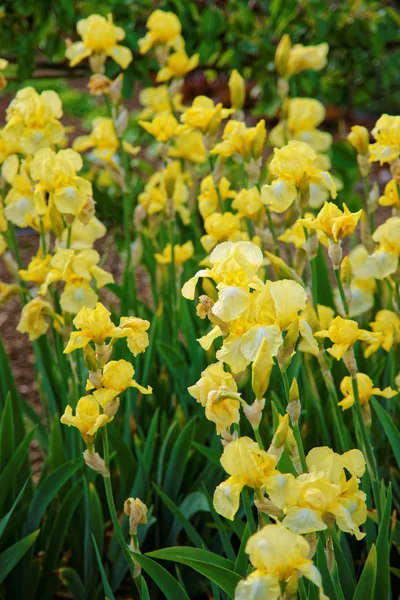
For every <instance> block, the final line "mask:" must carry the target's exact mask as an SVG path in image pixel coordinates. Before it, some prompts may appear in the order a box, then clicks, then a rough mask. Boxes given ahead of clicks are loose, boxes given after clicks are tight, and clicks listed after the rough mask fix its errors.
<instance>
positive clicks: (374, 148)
mask: <svg viewBox="0 0 400 600" xmlns="http://www.w3.org/2000/svg"><path fill="white" fill-rule="evenodd" d="M372 136H373V138H374V139H375V143H374V144H370V145H369V160H370V162H375V161H379V163H380V164H381V165H383V163H385V162H392V161H393V160H395V159H396V158H398V157H399V154H400V117H398V116H396V117H392V116H391V115H386V114H384V115H382V116H381V117H380V118H379V119H378V120H377V122H376V124H375V127H374V129H373V130H372Z"/></svg>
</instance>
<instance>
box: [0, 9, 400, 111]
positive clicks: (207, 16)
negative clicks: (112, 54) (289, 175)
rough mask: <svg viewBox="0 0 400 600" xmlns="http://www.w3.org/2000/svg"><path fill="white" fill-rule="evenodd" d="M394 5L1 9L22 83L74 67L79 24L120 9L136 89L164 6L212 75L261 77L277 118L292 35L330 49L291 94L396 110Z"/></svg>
mask: <svg viewBox="0 0 400 600" xmlns="http://www.w3.org/2000/svg"><path fill="white" fill-rule="evenodd" d="M395 6H396V3H395V2H390V1H383V2H377V1H373V0H364V1H362V0H342V1H338V2H336V3H335V2H332V1H330V0H271V1H266V0H265V1H263V0H250V1H249V0H169V1H165V2H163V1H160V2H150V1H149V0H100V1H99V2H93V1H77V0H57V1H55V0H8V1H7V0H6V1H5V2H3V4H2V5H0V35H1V40H2V50H1V52H2V56H4V57H6V58H9V59H11V60H12V61H13V62H15V63H16V64H17V69H16V77H17V79H18V80H20V81H22V80H26V79H27V78H29V77H31V76H32V74H33V73H34V71H35V70H36V69H38V68H39V69H40V68H42V67H46V69H55V70H57V69H58V70H59V69H60V67H61V68H62V69H63V70H67V68H68V67H67V63H66V61H65V60H64V50H65V39H66V38H68V37H70V38H72V39H74V38H75V37H76V33H75V24H76V22H77V21H78V20H79V19H80V18H83V17H86V16H88V15H89V14H91V13H93V12H97V13H101V14H104V15H106V14H107V13H108V12H112V13H113V15H114V20H115V22H117V23H118V24H119V25H121V26H123V27H124V29H125V31H126V36H127V37H126V43H127V45H128V46H130V48H131V49H132V51H133V52H134V53H135V55H136V60H134V61H133V62H132V65H131V67H130V68H129V69H128V71H127V75H126V81H125V86H126V93H127V94H128V93H129V92H130V90H131V89H132V83H133V81H137V80H140V81H144V82H147V83H148V81H149V80H148V78H149V73H151V71H152V68H153V66H155V65H153V63H152V59H151V58H149V57H143V56H142V57H140V58H139V55H138V45H137V40H138V39H139V38H140V37H141V36H142V35H143V34H144V31H145V23H146V19H147V17H148V15H149V14H150V12H151V11H152V10H153V9H154V8H162V9H165V10H172V11H174V12H176V14H177V15H178V16H179V18H180V20H181V22H182V25H183V32H184V35H185V38H186V40H187V47H188V51H189V53H191V52H195V51H196V52H197V51H199V52H200V63H201V65H200V66H201V67H202V68H203V69H211V71H214V73H213V72H211V75H213V74H219V73H221V72H225V71H226V72H229V71H230V70H231V69H232V68H237V69H239V70H240V71H241V72H242V73H243V74H244V75H245V77H246V78H247V79H249V80H253V81H255V82H256V83H257V90H256V91H257V92H258V94H259V98H260V102H259V104H258V106H259V109H260V110H261V111H263V112H264V113H265V112H266V113H267V114H273V113H274V110H275V107H276V104H277V96H276V87H275V83H274V77H273V71H274V62H273V57H274V52H275V48H276V45H277V43H278V41H279V39H280V37H281V36H282V35H283V34H284V33H288V34H289V35H290V36H291V38H292V40H293V42H294V43H296V42H301V43H303V44H318V43H320V42H323V41H329V45H330V53H329V66H328V67H327V68H326V69H325V71H324V72H323V73H322V76H321V74H315V76H314V77H313V74H310V73H307V75H306V76H304V75H302V74H300V75H298V76H296V77H295V78H293V86H294V89H293V90H292V95H293V93H295V94H298V95H303V96H307V95H309V96H319V97H321V98H323V99H324V101H325V102H327V103H331V104H334V105H337V106H342V107H346V106H352V107H356V108H360V109H362V110H364V111H367V112H375V111H378V112H384V111H387V112H390V113H392V114H395V113H398V112H399V108H400V27H399V25H400V12H399V11H398V9H396V7H395ZM79 72H82V69H81V68H80V69H79V70H75V73H79ZM112 74H113V73H111V75H112Z"/></svg>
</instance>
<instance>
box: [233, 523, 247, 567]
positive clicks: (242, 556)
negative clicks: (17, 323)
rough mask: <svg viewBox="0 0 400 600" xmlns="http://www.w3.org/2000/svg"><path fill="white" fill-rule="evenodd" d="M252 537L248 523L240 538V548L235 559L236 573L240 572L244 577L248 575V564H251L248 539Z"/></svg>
mask: <svg viewBox="0 0 400 600" xmlns="http://www.w3.org/2000/svg"><path fill="white" fill-rule="evenodd" d="M249 537H250V527H249V524H248V523H246V527H245V530H244V532H243V535H242V539H241V540H240V548H239V552H238V555H237V558H236V561H235V573H239V574H240V575H242V577H245V576H246V571H247V565H248V564H249V555H248V554H247V552H246V545H247V540H248V539H249Z"/></svg>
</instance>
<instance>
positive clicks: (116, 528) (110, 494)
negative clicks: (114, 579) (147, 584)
mask: <svg viewBox="0 0 400 600" xmlns="http://www.w3.org/2000/svg"><path fill="white" fill-rule="evenodd" d="M101 432H102V436H103V449H104V462H105V465H106V468H107V470H108V471H109V465H110V450H109V446H108V433H107V427H103V428H102V430H101ZM103 479H104V487H105V490H106V497H107V504H108V510H109V511H110V515H111V521H112V524H113V526H114V531H115V534H116V536H117V538H118V542H119V544H120V546H121V549H122V552H123V553H124V555H125V558H126V560H127V563H128V566H129V570H130V572H131V575H132V578H135V565H134V562H133V560H132V556H131V554H130V552H129V548H128V544H127V543H126V541H125V538H124V534H123V532H122V529H121V525H120V522H119V520H118V515H117V511H116V509H115V503H114V496H113V491H112V485H111V476H110V475H108V476H107V477H104V478H103Z"/></svg>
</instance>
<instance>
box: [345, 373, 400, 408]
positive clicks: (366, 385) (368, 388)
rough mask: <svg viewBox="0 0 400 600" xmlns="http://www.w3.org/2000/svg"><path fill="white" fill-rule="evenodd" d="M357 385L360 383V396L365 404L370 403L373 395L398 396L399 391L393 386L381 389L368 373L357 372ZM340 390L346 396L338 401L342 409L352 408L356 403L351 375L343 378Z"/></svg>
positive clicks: (361, 401) (361, 402)
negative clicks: (393, 388) (375, 384)
mask: <svg viewBox="0 0 400 600" xmlns="http://www.w3.org/2000/svg"><path fill="white" fill-rule="evenodd" d="M357 385H358V393H359V396H360V404H361V406H364V405H365V404H368V402H369V401H370V399H371V398H372V396H382V397H383V398H393V397H394V396H397V394H398V392H397V391H396V390H392V388H391V387H386V388H385V389H384V390H381V389H379V388H378V387H374V383H373V381H372V379H371V378H370V377H368V375H365V373H357ZM340 391H341V392H342V394H343V396H344V398H343V400H341V401H340V402H338V404H339V406H341V407H342V410H346V409H347V408H350V407H351V406H353V404H354V396H353V386H352V383H351V377H349V376H346V377H344V378H343V379H342V381H341V383H340Z"/></svg>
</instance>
